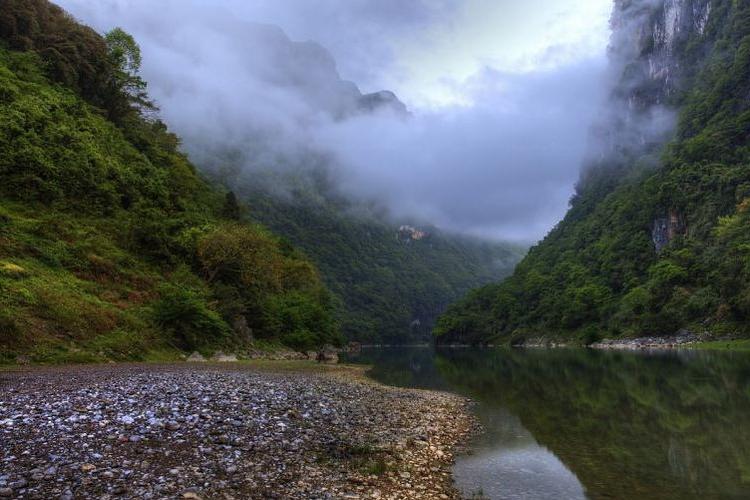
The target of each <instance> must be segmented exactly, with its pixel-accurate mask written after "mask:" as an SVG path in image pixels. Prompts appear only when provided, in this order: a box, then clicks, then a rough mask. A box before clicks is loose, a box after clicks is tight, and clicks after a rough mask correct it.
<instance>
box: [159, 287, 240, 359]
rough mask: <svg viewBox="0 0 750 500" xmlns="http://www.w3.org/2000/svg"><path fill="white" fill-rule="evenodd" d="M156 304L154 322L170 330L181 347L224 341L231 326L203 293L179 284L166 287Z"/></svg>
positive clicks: (197, 346) (186, 347)
mask: <svg viewBox="0 0 750 500" xmlns="http://www.w3.org/2000/svg"><path fill="white" fill-rule="evenodd" d="M160 295H161V298H160V299H159V300H158V301H157V302H156V304H154V321H155V323H156V324H157V325H159V327H161V328H163V329H164V330H167V331H168V332H170V333H171V334H172V335H173V336H174V338H175V340H176V341H177V342H178V344H179V347H180V348H182V349H187V350H194V349H198V348H202V347H206V346H209V345H213V344H216V343H219V342H221V341H222V340H224V339H225V338H226V337H227V336H228V335H229V326H228V325H227V324H226V322H224V320H223V319H222V318H221V316H220V315H219V314H218V313H217V312H216V311H214V310H212V309H211V308H210V307H209V305H208V304H207V302H206V299H205V297H204V296H202V295H201V294H199V293H197V292H196V291H194V290H190V289H187V288H182V287H178V286H164V287H163V288H162V289H161V290H160Z"/></svg>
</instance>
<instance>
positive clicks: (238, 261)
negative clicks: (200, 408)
mask: <svg viewBox="0 0 750 500" xmlns="http://www.w3.org/2000/svg"><path fill="white" fill-rule="evenodd" d="M0 7H1V8H0V361H2V360H9V359H13V358H14V357H15V356H17V355H27V356H30V358H31V359H32V360H35V361H63V360H68V361H70V360H78V361H83V360H88V361H93V360H106V359H144V358H149V357H163V356H166V357H171V356H174V355H176V353H178V352H179V351H190V350H194V349H199V350H204V351H208V352H210V351H212V350H214V349H221V348H223V349H239V350H241V349H244V348H246V347H248V346H249V345H250V341H251V340H253V339H255V340H263V341H266V342H275V343H279V342H282V343H284V344H286V345H288V346H291V347H293V348H297V349H310V348H313V347H314V346H318V345H321V344H324V343H339V342H340V341H341V337H340V333H339V329H338V325H337V324H336V321H335V317H334V305H333V303H332V301H331V297H330V294H329V292H328V291H327V289H326V288H325V286H324V285H323V283H322V281H321V279H320V276H319V273H318V271H317V269H316V267H315V266H314V265H313V264H312V263H311V262H310V261H309V260H308V259H307V258H306V257H305V256H303V255H302V254H301V253H300V252H298V251H297V250H295V249H294V248H293V247H292V246H291V245H289V244H288V243H287V242H285V241H284V240H282V239H280V238H278V237H276V236H274V235H273V234H271V233H270V232H269V231H267V230H266V229H264V228H263V227H261V226H259V225H256V224H250V223H245V222H241V221H240V220H239V219H240V212H241V207H240V206H239V205H238V204H237V202H236V200H235V199H234V198H233V197H232V196H231V195H229V194H226V193H225V192H224V191H221V190H219V189H217V188H214V187H212V186H211V185H209V184H208V183H207V182H206V181H204V179H203V178H202V177H201V176H200V175H199V174H198V173H197V172H196V169H195V168H194V167H193V165H191V163H190V162H189V161H188V159H187V158H186V157H185V156H184V155H183V154H181V153H180V152H179V150H178V145H179V139H178V138H177V137H176V136H175V135H173V134H171V133H170V132H169V131H168V130H167V128H166V126H165V125H164V124H163V123H161V122H160V121H159V120H158V119H157V118H156V110H155V109H154V106H153V105H152V104H151V103H150V102H149V100H148V95H147V93H146V84H145V82H144V81H143V80H142V79H141V78H140V77H139V76H138V68H139V65H140V58H141V55H140V51H139V49H138V46H137V44H136V43H135V41H134V40H133V39H132V38H131V37H130V36H129V35H128V34H127V33H125V32H123V31H121V30H118V29H116V30H113V31H111V32H110V33H108V34H107V35H106V37H102V36H100V35H98V34H97V33H95V32H94V31H93V30H91V29H89V28H87V27H84V26H82V25H80V24H78V23H77V22H75V21H74V20H73V19H72V18H70V17H69V16H68V15H67V14H66V13H65V12H64V11H62V10H61V9H59V8H57V7H56V6H54V5H52V4H50V3H49V2H47V1H46V0H4V1H3V2H2V5H1V6H0Z"/></svg>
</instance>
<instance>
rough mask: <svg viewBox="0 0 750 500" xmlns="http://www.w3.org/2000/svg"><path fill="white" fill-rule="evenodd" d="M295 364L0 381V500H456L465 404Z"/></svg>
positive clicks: (470, 425)
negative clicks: (454, 466)
mask: <svg viewBox="0 0 750 500" xmlns="http://www.w3.org/2000/svg"><path fill="white" fill-rule="evenodd" d="M300 366H305V367H307V368H303V369H302V370H301V371H300V370H297V371H283V372H282V371H279V372H277V373H274V372H273V371H270V372H269V371H267V370H258V369H254V368H251V367H248V366H247V365H244V366H243V365H231V366H221V367H219V366H215V365H207V364H201V365H200V366H196V365H190V364H182V365H169V366H154V365H113V366H102V367H79V368H66V369H54V370H50V369H45V370H34V369H31V370H26V371H24V372H0V442H1V443H2V447H0V498H38V499H71V500H72V499H78V498H97V499H112V498H144V499H150V498H153V499H156V498H194V499H197V498H226V499H232V498H237V499H240V498H242V499H252V498H269V499H274V498H278V499H288V498H313V499H318V498H319V499H328V498H352V499H354V498H399V499H401V498H459V495H458V493H457V491H456V490H455V489H454V488H453V482H452V478H451V475H450V465H451V463H452V460H453V453H454V452H455V447H456V446H457V445H458V443H459V442H460V441H462V440H463V439H464V438H465V437H466V435H467V434H468V433H469V432H472V431H473V430H474V422H473V420H472V418H471V417H470V416H469V413H468V411H467V405H468V401H466V400H465V399H463V398H460V397H458V396H454V395H449V394H444V393H438V392H430V391H418V390H407V389H395V388H389V387H384V386H381V385H378V384H376V383H374V382H371V381H369V380H367V379H365V378H363V377H362V376H361V371H359V370H358V369H355V368H347V367H341V368H339V367H337V368H332V369H330V370H327V371H320V370H318V369H316V368H315V367H314V365H307V364H304V365H303V364H301V365H300Z"/></svg>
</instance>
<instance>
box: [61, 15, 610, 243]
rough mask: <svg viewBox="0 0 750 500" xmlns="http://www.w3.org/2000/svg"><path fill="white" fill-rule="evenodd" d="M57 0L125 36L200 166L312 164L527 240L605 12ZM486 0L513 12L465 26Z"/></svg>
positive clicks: (579, 116)
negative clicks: (502, 29)
mask: <svg viewBox="0 0 750 500" xmlns="http://www.w3.org/2000/svg"><path fill="white" fill-rule="evenodd" d="M602 2H604V3H608V2H606V1H604V0H602V1H599V2H594V3H597V4H601V3H602ZM59 3H60V4H61V5H62V6H63V7H64V8H66V9H67V10H68V11H70V12H71V13H72V14H73V15H74V16H76V17H77V18H79V19H80V20H82V21H83V22H86V23H88V24H90V25H92V26H93V27H95V28H96V29H97V30H99V31H101V32H104V31H107V30H109V29H111V28H113V27H115V26H121V27H123V28H124V29H126V30H127V31H129V32H131V33H132V34H133V35H134V36H135V37H136V39H137V40H138V42H139V43H140V45H141V48H142V52H143V60H144V65H143V68H142V74H143V76H144V78H145V79H146V80H147V81H148V82H149V91H150V94H151V95H152V96H153V98H154V99H155V101H156V102H157V104H158V105H159V106H160V108H161V117H162V118H163V119H164V121H165V122H167V124H168V125H169V126H170V127H171V128H172V129H173V130H174V131H175V132H176V133H178V134H179V135H180V136H181V137H182V138H183V141H184V148H185V150H186V151H187V152H188V153H189V154H190V156H191V158H192V159H193V161H194V162H195V163H196V164H197V165H198V166H199V167H201V168H204V169H208V170H218V169H222V168H226V166H227V162H228V160H227V158H231V159H232V162H234V163H235V164H236V165H234V167H235V168H240V169H241V170H242V172H241V173H242V174H244V177H245V178H253V177H254V175H253V173H254V172H267V171H278V172H283V171H289V172H304V171H306V170H309V169H313V168H319V167H321V166H323V167H325V168H326V169H328V170H329V171H330V172H331V173H332V176H333V178H334V179H335V182H336V185H337V188H338V189H339V190H340V191H341V192H343V193H344V194H346V195H347V196H349V197H351V198H353V199H355V200H362V201H365V202H373V201H374V202H376V203H378V204H381V205H383V206H384V207H386V208H387V210H388V212H389V213H390V215H391V216H392V217H394V218H396V219H402V220H406V219H409V220H417V221H419V222H423V223H430V224H434V225H436V226H438V227H440V228H442V229H444V230H448V231H454V232H459V233H464V234H471V235H476V236H481V237H486V238H492V239H498V240H512V241H517V242H524V243H529V242H533V241H536V240H538V239H539V238H541V237H543V236H544V235H545V234H546V232H547V231H549V229H551V228H552V226H553V225H554V224H555V223H556V222H557V221H558V220H559V219H560V218H561V217H562V216H563V215H564V213H565V210H566V209H567V206H568V200H569V199H570V197H571V195H572V193H573V190H574V185H575V182H576V180H577V179H578V177H579V174H580V169H581V165H582V162H583V160H584V157H585V155H586V152H587V151H588V150H590V148H591V144H590V140H591V136H590V134H589V130H590V127H591V125H592V123H594V122H595V120H596V118H597V116H599V115H600V113H599V112H600V110H601V109H602V103H603V102H604V100H605V97H606V95H607V92H606V81H607V74H606V71H605V70H606V67H607V57H606V39H607V33H606V29H605V28H602V25H604V26H606V18H605V19H603V20H602V19H599V18H597V19H592V20H591V21H590V22H591V23H592V24H593V26H588V28H587V29H591V30H593V31H596V32H597V33H598V37H596V38H595V39H592V37H591V36H590V34H586V36H583V35H581V37H579V38H576V37H573V36H570V37H564V36H562V35H559V34H558V35H555V36H556V38H555V40H554V41H552V42H550V41H549V40H547V41H544V42H543V43H541V42H539V43H538V41H539V40H540V37H542V35H543V34H545V33H548V31H549V32H550V33H553V34H555V33H560V27H559V24H560V23H561V22H563V20H564V19H568V20H569V21H570V20H571V19H575V17H576V16H575V12H577V11H576V10H575V9H576V8H579V9H580V7H576V4H577V3H579V2H575V1H573V0H559V1H558V2H551V3H552V4H555V5H553V6H552V7H549V8H548V9H547V10H548V11H549V12H548V13H547V14H546V16H547V17H544V18H539V15H538V14H535V13H534V12H538V8H539V5H536V2H531V3H533V4H534V5H530V7H529V8H528V9H526V10H524V9H521V8H520V7H518V3H517V2H491V3H486V2H485V3H483V2H456V1H439V2H426V1H412V2H401V1H398V2H397V1H385V2H383V1H366V0H356V1H351V2H348V1H344V0H326V1H323V2H315V3H314V8H313V3H312V2H301V1H292V0H289V1H285V2H270V1H269V2H240V1H236V0H223V1H220V2H206V1H203V0H185V1H179V2H178V1H176V0H165V1H164V2H159V3H158V8H156V7H155V5H156V4H155V3H154V2H150V1H146V0H103V1H102V0H96V1H93V0H63V1H61V2H59ZM584 3H586V2H584ZM482 5H484V6H485V7H486V9H487V12H490V11H492V12H495V13H497V14H498V15H501V14H503V10H502V9H503V8H505V9H506V11H505V12H506V13H507V14H508V15H511V16H516V17H515V18H513V19H510V20H508V19H505V18H504V17H502V16H501V17H499V18H498V19H504V20H503V23H505V24H506V25H507V26H508V30H507V34H506V35H503V34H502V33H500V34H498V35H493V37H494V38H487V39H485V38H481V37H480V38H479V39H477V40H479V41H477V40H474V39H472V40H473V41H472V42H471V43H468V42H465V40H463V39H462V38H461V37H462V36H463V35H462V34H467V37H468V34H471V33H476V32H479V33H482V31H481V26H478V25H477V23H478V22H479V21H478V17H477V14H476V12H475V11H476V10H477V9H476V7H477V6H480V7H481V6H482ZM472 6H473V7H472ZM584 7H585V6H584ZM472 8H473V10H472ZM606 10H607V11H608V10H609V6H607V8H606ZM602 11H603V10H602V9H601V5H599V11H598V12H600V15H599V17H601V12H602ZM480 14H481V12H480ZM566 16H567V17H566ZM480 17H481V16H480ZM505 17H507V16H505ZM514 19H515V23H516V24H518V23H521V28H520V29H519V30H518V31H519V32H523V31H524V29H523V23H524V22H527V21H528V31H529V33H530V34H529V35H528V36H527V38H519V34H518V33H516V32H514V31H513V30H511V29H510V27H511V25H512V24H513V22H514ZM532 21H533V22H532ZM570 22H572V21H570ZM269 23H270V24H269ZM462 23H463V24H462ZM563 24H564V23H563ZM570 27H571V29H573V28H575V27H576V25H574V24H570ZM491 28H492V26H489V28H488V29H490V31H488V32H487V33H491V32H492V31H491ZM578 28H580V26H578ZM597 30H598V31H597ZM581 32H582V33H583V32H586V33H588V32H587V31H586V30H582V31H581ZM504 36H507V40H506V39H505V38H504ZM545 36H546V35H545ZM441 37H442V38H441ZM293 40H294V41H293ZM297 40H302V41H297ZM307 40H311V41H307ZM406 40H410V41H409V42H408V43H407V42H406ZM446 40H447V42H446ZM462 40H463V41H462ZM454 42H455V43H454ZM464 42H465V43H464ZM483 44H484V45H483ZM496 44H497V45H502V51H499V50H498V48H497V47H496V46H495V45H496ZM454 45H455V47H454ZM485 45H486V47H487V49H486V50H487V51H486V52H484V46H485ZM446 47H447V48H446ZM514 47H517V50H515V49H514ZM431 51H433V53H434V56H432V57H434V60H433V59H431V56H430V55H429V54H430V53H431ZM441 51H443V52H441ZM446 51H447V52H446ZM446 58H447V59H451V58H453V59H455V61H453V59H451V61H453V62H451V64H450V65H448V66H442V65H441V64H440V62H441V60H443V59H446ZM441 68H443V69H441ZM444 68H447V69H444ZM459 69H460V71H459ZM350 80H356V83H353V82H352V81H350ZM379 90H390V91H393V92H395V94H396V95H397V96H398V97H399V98H401V99H402V100H403V101H404V104H405V105H406V107H407V108H408V110H409V112H408V113H404V112H402V110H401V109H400V108H399V106H397V105H394V103H393V102H391V101H390V100H389V99H390V97H388V96H386V98H385V102H384V103H381V102H380V97H378V96H379V95H377V96H376V98H377V99H376V101H377V105H376V106H374V107H371V108H370V107H367V106H365V105H364V104H363V102H365V101H366V100H367V99H368V96H363V94H367V93H369V92H376V91H379ZM396 103H398V101H396ZM381 104H382V105H381ZM277 188H279V186H277ZM279 191H283V189H279Z"/></svg>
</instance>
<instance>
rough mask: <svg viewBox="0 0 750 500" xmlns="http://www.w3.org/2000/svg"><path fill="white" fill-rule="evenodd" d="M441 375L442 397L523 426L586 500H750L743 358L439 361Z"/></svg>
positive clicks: (458, 355) (542, 356) (749, 372)
mask: <svg viewBox="0 0 750 500" xmlns="http://www.w3.org/2000/svg"><path fill="white" fill-rule="evenodd" d="M437 366H438V368H439V372H440V376H441V377H442V378H443V379H444V380H445V381H446V383H447V384H448V385H449V386H452V387H454V388H456V389H458V390H459V391H460V392H462V393H464V394H469V395H471V396H472V397H474V398H476V399H477V400H478V401H480V402H481V403H482V405H483V406H488V407H490V408H491V407H493V406H494V407H497V406H499V405H502V406H504V407H506V408H508V409H509V410H510V411H512V412H513V413H515V414H516V415H518V416H519V418H520V419H521V422H522V423H523V426H524V427H525V428H526V429H528V430H529V431H530V432H531V433H532V434H533V436H534V437H535V439H536V440H537V441H538V442H539V443H540V444H541V445H542V446H545V447H547V448H549V449H550V450H551V451H552V452H553V453H554V454H555V455H556V456H557V457H558V458H560V460H562V461H563V462H564V463H565V465H566V466H567V467H569V468H570V469H571V470H572V471H573V472H574V473H575V474H576V476H577V477H578V479H579V480H580V481H581V483H582V484H583V485H584V486H585V488H586V492H587V495H589V496H590V497H591V498H618V499H620V498H639V499H650V498H653V499H657V498H658V499H686V498H727V497H730V498H741V497H743V495H746V494H747V492H748V491H750V425H748V423H747V415H748V412H749V411H750V391H749V390H748V387H750V386H749V383H750V358H749V357H744V356H743V357H740V356H735V357H733V356H718V355H710V356H709V355H706V354H704V353H692V355H690V356H676V355H661V356H656V355H651V356H639V355H635V354H618V353H615V354H610V353H598V352H588V351H582V350H581V351H576V350H570V351H568V350H559V351H494V352H483V353H481V354H477V352H476V351H445V352H441V353H440V355H439V357H438V360H437ZM485 411H486V412H490V410H485Z"/></svg>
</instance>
